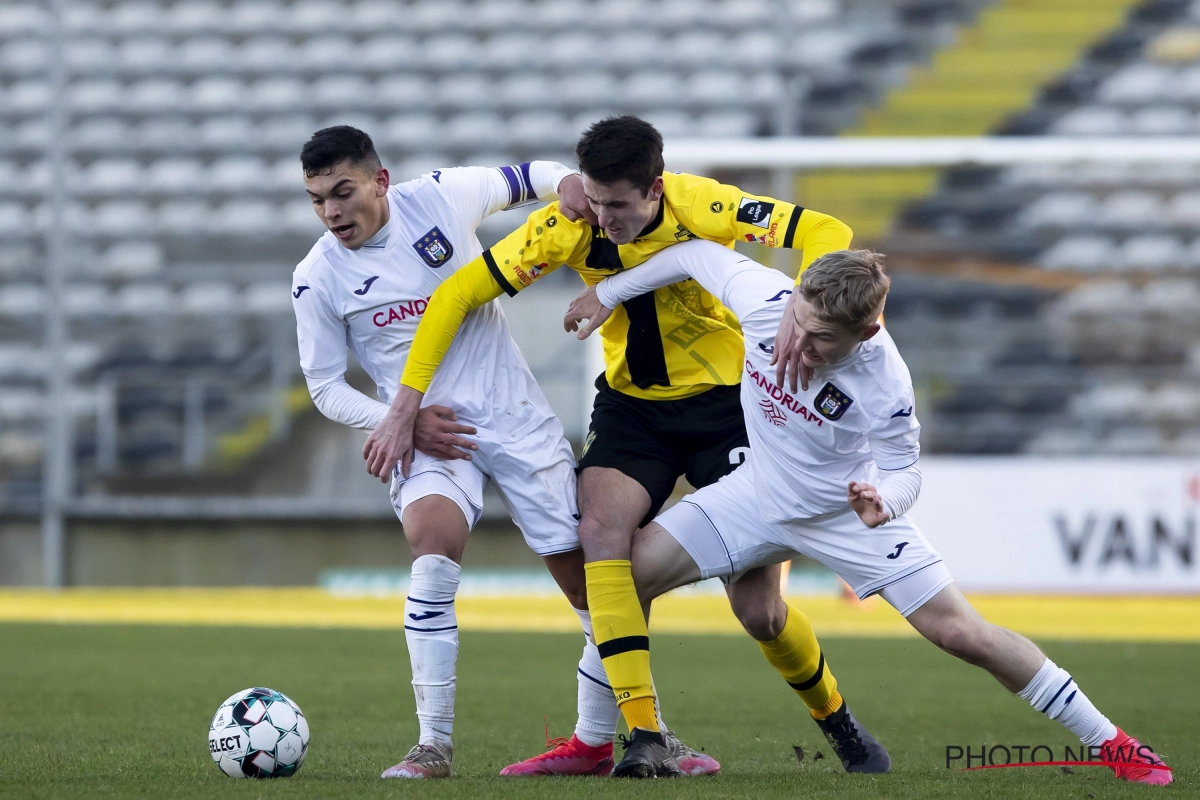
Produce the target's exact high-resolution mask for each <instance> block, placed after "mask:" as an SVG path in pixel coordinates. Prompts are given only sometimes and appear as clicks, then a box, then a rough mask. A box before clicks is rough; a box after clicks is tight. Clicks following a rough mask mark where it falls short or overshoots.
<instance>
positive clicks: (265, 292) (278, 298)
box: [244, 208, 320, 314]
mask: <svg viewBox="0 0 1200 800" xmlns="http://www.w3.org/2000/svg"><path fill="white" fill-rule="evenodd" d="M305 210H307V211H308V216H309V218H310V219H311V220H312V221H313V222H314V223H316V224H317V227H320V223H317V220H316V217H315V216H313V213H312V209H311V208H309V209H305ZM290 295H291V287H289V286H288V285H287V284H286V283H282V282H280V283H256V284H253V285H252V286H250V287H249V288H247V289H246V292H245V300H244V308H245V309H246V311H247V312H250V313H257V314H291V313H292V301H291V297H290Z"/></svg>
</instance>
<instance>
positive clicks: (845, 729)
mask: <svg viewBox="0 0 1200 800" xmlns="http://www.w3.org/2000/svg"><path fill="white" fill-rule="evenodd" d="M830 727H831V729H832V730H830V735H831V736H832V737H833V739H834V742H833V744H834V747H835V748H836V749H837V751H838V755H839V756H842V757H844V758H845V759H846V761H847V762H849V763H850V764H852V765H854V766H858V765H859V764H862V763H864V762H865V761H866V760H867V758H868V757H869V753H868V752H867V746H866V745H865V744H863V740H862V739H860V738H859V736H858V732H857V731H855V729H854V725H853V723H851V722H850V717H849V716H847V717H846V718H845V719H841V720H838V721H837V722H835V723H833V725H831V726H830Z"/></svg>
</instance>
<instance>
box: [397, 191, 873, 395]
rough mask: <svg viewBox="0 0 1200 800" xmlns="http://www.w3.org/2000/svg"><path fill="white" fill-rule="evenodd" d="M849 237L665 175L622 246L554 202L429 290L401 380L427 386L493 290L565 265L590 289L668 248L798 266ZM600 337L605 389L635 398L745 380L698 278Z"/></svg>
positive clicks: (639, 302)
mask: <svg viewBox="0 0 1200 800" xmlns="http://www.w3.org/2000/svg"><path fill="white" fill-rule="evenodd" d="M850 238H851V231H850V229H849V228H848V227H847V226H846V225H844V224H843V223H841V222H839V221H838V220H836V219H834V218H833V217H830V216H828V215H827V214H821V213H818V212H816V211H813V210H811V209H804V208H801V207H799V206H796V205H793V204H792V203H785V202H783V201H780V200H773V199H771V198H769V197H759V196H755V195H751V194H747V193H745V192H743V191H741V190H740V189H738V188H737V187H734V186H728V185H725V184H721V183H718V182H716V181H714V180H712V179H709V178H702V177H697V176H695V175H686V174H675V173H665V174H664V175H663V196H662V202H661V203H660V205H659V210H658V215H657V216H656V217H655V219H654V220H653V221H652V222H651V223H650V224H649V225H647V226H646V228H645V230H643V231H642V232H641V233H640V234H639V235H638V237H637V238H636V239H634V240H633V241H632V242H630V243H629V244H624V245H617V244H613V243H612V242H611V241H610V240H609V239H608V238H607V236H606V235H605V232H604V230H603V229H602V228H600V227H598V226H594V225H589V224H588V223H587V222H585V221H583V220H578V221H576V222H571V221H569V220H567V218H566V217H564V216H563V214H562V212H561V211H560V210H559V207H558V203H551V204H550V205H548V206H546V207H545V208H543V209H540V210H538V211H535V212H534V213H533V214H531V215H530V216H529V219H528V220H527V221H526V222H525V224H524V225H523V226H522V227H520V228H518V229H517V230H515V231H513V232H512V233H510V234H509V235H508V236H506V237H505V238H504V239H502V240H501V241H499V242H497V243H496V244H495V245H494V246H493V247H491V248H490V249H488V250H486V251H484V253H483V255H481V256H480V257H479V258H477V259H475V260H474V261H472V262H471V263H469V264H466V265H464V266H463V267H462V268H461V269H460V270H459V271H458V272H457V273H455V274H454V275H453V276H452V277H451V278H449V279H448V280H446V281H445V282H444V283H443V284H442V285H441V286H440V287H439V288H438V289H437V291H436V292H434V294H433V297H432V298H431V299H430V301H429V307H428V309H427V310H426V312H425V316H424V318H423V319H422V321H421V324H420V326H419V327H418V328H417V333H416V338H415V339H414V340H413V344H412V349H411V350H410V352H409V356H408V361H407V364H406V365H405V369H404V377H403V378H402V383H404V384H405V385H406V386H410V387H412V388H414V389H417V390H419V391H425V390H426V389H427V388H428V386H429V382H430V381H431V380H432V379H433V372H434V370H435V369H436V368H437V364H438V363H439V362H440V361H441V359H442V357H443V356H444V355H445V353H446V350H447V349H448V348H449V346H450V342H451V340H452V339H453V337H454V333H455V332H456V331H457V329H458V326H459V325H460V324H461V323H462V318H463V317H464V316H465V315H466V314H467V312H469V311H470V310H471V309H472V308H475V307H478V306H480V305H482V304H483V303H486V302H488V301H490V300H492V299H493V298H495V297H499V295H500V292H504V293H506V294H509V295H515V294H516V293H517V292H519V291H521V290H522V289H524V288H525V287H527V286H530V285H532V284H533V283H535V282H536V281H537V280H538V279H539V278H541V277H543V276H544V275H546V274H548V273H550V272H553V271H554V270H556V269H558V268H559V267H561V266H563V265H566V266H568V267H570V268H571V269H573V270H575V271H576V272H578V273H579V275H580V276H581V277H582V278H583V280H584V282H585V283H587V284H588V285H589V286H592V285H594V284H596V283H599V282H600V281H601V280H603V279H604V278H606V277H608V276H609V275H613V274H615V273H617V272H619V271H621V270H624V269H630V268H632V267H636V266H637V265H638V264H641V263H642V262H644V261H646V259H648V258H650V256H652V255H654V254H655V253H657V252H658V251H659V250H662V249H663V248H664V247H669V246H671V245H673V244H675V243H677V242H683V241H687V240H688V239H708V240H711V241H715V242H720V243H721V244H724V245H726V246H729V247H732V246H733V245H734V243H735V242H738V241H746V242H760V243H762V244H765V245H767V246H768V247H788V248H794V249H802V250H803V251H804V254H803V260H802V264H801V270H803V268H804V267H806V266H808V264H810V263H812V262H813V261H814V260H815V259H817V258H819V257H820V256H822V255H824V254H826V253H829V252H832V251H834V250H841V249H844V248H846V247H848V246H849V244H850ZM600 335H601V337H602V339H603V342H604V363H605V375H606V377H607V380H608V384H609V385H610V386H611V387H612V388H614V389H616V390H617V391H620V392H623V393H625V394H628V395H631V396H633V397H639V398H644V399H650V400H669V399H675V398H681V397H690V396H693V395H696V394H699V393H700V392H703V391H706V390H707V389H710V388H712V387H713V386H728V385H734V384H737V383H738V381H739V379H740V376H741V362H742V354H743V343H742V335H741V330H740V328H739V326H738V323H737V320H736V319H735V318H734V316H733V314H732V313H730V311H729V310H728V309H726V308H725V307H724V306H723V305H721V303H720V302H719V301H718V300H717V299H716V298H715V297H713V296H712V295H711V294H709V293H708V292H706V291H705V290H704V289H703V288H701V287H700V285H699V284H697V283H696V282H695V281H690V280H689V281H682V282H680V283H676V284H672V285H671V286H665V287H663V288H661V289H658V290H656V291H654V292H651V293H647V294H644V295H641V296H640V297H635V298H634V299H633V300H630V301H626V302H625V303H623V304H622V306H621V307H620V308H617V309H614V310H613V313H612V315H611V316H610V317H609V318H608V320H607V321H606V322H605V323H604V325H603V326H601V328H600Z"/></svg>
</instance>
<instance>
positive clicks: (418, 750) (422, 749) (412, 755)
mask: <svg viewBox="0 0 1200 800" xmlns="http://www.w3.org/2000/svg"><path fill="white" fill-rule="evenodd" d="M424 753H432V754H433V755H435V756H436V755H437V753H435V752H434V750H433V748H432V747H429V746H428V745H423V744H418V745H416V746H414V747H413V749H412V750H409V751H408V755H406V756H405V757H404V760H405V761H415V760H416V759H417V756H420V755H422V754H424Z"/></svg>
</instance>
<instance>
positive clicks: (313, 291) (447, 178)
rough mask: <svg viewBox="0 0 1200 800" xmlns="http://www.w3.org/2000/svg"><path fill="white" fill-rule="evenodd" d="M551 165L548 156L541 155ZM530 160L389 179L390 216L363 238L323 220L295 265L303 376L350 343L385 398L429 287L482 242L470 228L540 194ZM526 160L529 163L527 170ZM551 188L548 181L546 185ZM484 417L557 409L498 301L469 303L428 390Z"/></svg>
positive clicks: (496, 419)
mask: <svg viewBox="0 0 1200 800" xmlns="http://www.w3.org/2000/svg"><path fill="white" fill-rule="evenodd" d="M534 165H535V167H542V168H543V171H545V170H546V169H547V167H546V165H547V162H534ZM528 166H529V165H519V166H517V167H503V168H500V169H493V168H485V167H457V168H454V169H446V170H440V171H437V172H432V173H430V174H428V175H425V176H422V177H420V178H417V179H416V180H412V181H408V182H406V183H401V184H397V185H395V186H392V187H391V188H390V189H389V190H388V195H387V198H388V204H389V209H390V215H389V219H388V222H387V224H386V225H385V226H384V227H383V229H381V230H380V231H379V232H378V233H377V234H376V235H375V236H373V237H371V239H370V240H368V242H367V243H366V244H364V245H363V246H362V247H361V248H360V249H358V250H349V249H347V248H345V247H343V246H342V245H341V244H339V243H338V241H337V239H336V238H335V237H334V236H333V234H332V233H328V232H326V233H325V235H324V236H322V237H321V239H320V240H319V241H318V242H317V243H316V244H315V245H314V246H313V248H312V250H311V251H310V252H309V254H308V256H307V257H306V258H305V259H304V260H303V261H301V262H300V264H299V265H298V266H297V267H296V270H295V272H294V273H293V277H292V298H293V303H292V304H293V307H294V308H295V311H296V326H297V335H298V340H299V347H300V364H301V367H302V369H303V371H304V375H305V377H306V378H308V379H310V380H324V379H328V378H332V377H336V376H340V375H342V374H343V373H344V372H345V371H346V364H347V361H346V351H347V349H349V350H350V351H352V352H353V353H354V356H355V358H357V359H358V362H359V363H360V364H361V365H362V367H363V369H365V370H366V372H367V374H368V375H370V376H371V379H372V380H374V381H375V385H376V387H377V389H378V394H379V397H380V399H381V400H382V401H383V402H384V403H390V402H391V401H392V398H393V397H394V396H395V393H396V391H397V389H398V387H399V384H400V376H401V375H402V374H403V372H404V364H405V360H406V359H407V357H408V351H409V348H410V347H411V345H412V340H413V335H414V334H415V332H416V329H417V324H418V323H419V322H420V321H421V317H422V316H423V315H424V313H425V309H426V307H427V305H428V302H429V297H430V295H432V294H433V292H434V290H435V289H436V288H437V287H438V285H440V284H441V282H442V281H443V280H445V279H446V278H447V277H448V276H449V275H450V274H451V273H453V272H454V271H455V270H457V269H458V268H459V267H461V266H462V265H464V264H466V263H468V262H470V261H471V260H472V259H474V258H476V257H477V256H478V255H479V254H480V253H482V252H483V247H482V245H481V244H480V242H479V239H478V238H477V237H476V235H475V229H476V228H477V227H478V225H479V223H480V221H481V220H482V219H483V218H484V217H486V216H487V215H488V214H490V213H492V212H494V211H498V210H501V209H503V208H507V207H510V206H513V205H519V204H520V203H522V202H525V201H530V200H533V199H535V192H534V187H535V186H536V185H538V183H542V184H549V185H551V186H553V187H557V179H555V178H561V177H562V176H563V175H565V174H568V173H569V170H565V168H561V167H559V165H552V167H553V168H557V170H558V174H557V175H556V176H555V178H543V179H541V180H540V181H539V180H538V179H536V178H535V179H533V180H531V179H530V174H529V169H528ZM522 167H524V169H523V170H522ZM550 192H551V193H552V192H553V189H551V190H550ZM423 404H424V405H431V404H439V405H446V406H450V407H452V408H453V409H454V410H455V413H456V414H457V415H458V417H459V420H460V421H462V422H464V423H466V424H470V425H474V426H477V427H480V428H486V429H488V430H492V431H501V432H510V433H511V432H519V431H520V430H521V429H522V428H524V427H526V426H527V425H529V424H534V423H536V422H538V421H540V420H542V419H544V418H545V416H546V415H548V414H551V413H552V412H551V411H550V407H549V404H548V403H547V402H546V399H545V397H544V396H543V395H542V392H541V390H540V389H539V388H538V386H537V383H536V382H535V381H534V378H533V375H532V374H531V373H530V371H529V367H528V365H527V364H526V363H525V359H524V357H523V356H522V355H521V353H520V351H519V350H518V349H517V346H516V343H515V342H513V340H512V336H511V335H510V334H509V330H508V323H507V321H506V320H505V317H504V312H503V311H502V310H501V308H500V305H499V303H498V302H497V301H492V302H490V303H488V304H487V305H484V306H481V307H480V308H477V309H475V310H474V311H472V312H471V313H469V314H468V315H467V317H466V319H465V320H464V322H463V325H462V329H461V330H460V332H459V334H458V335H457V336H456V337H455V338H454V342H453V344H452V345H451V346H450V350H449V352H448V353H447V354H446V359H445V360H444V361H443V362H442V365H441V367H440V368H439V369H438V371H437V375H436V376H435V377H434V379H433V383H432V384H431V385H430V387H429V391H428V392H427V393H426V395H425V399H424V403H423Z"/></svg>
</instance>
